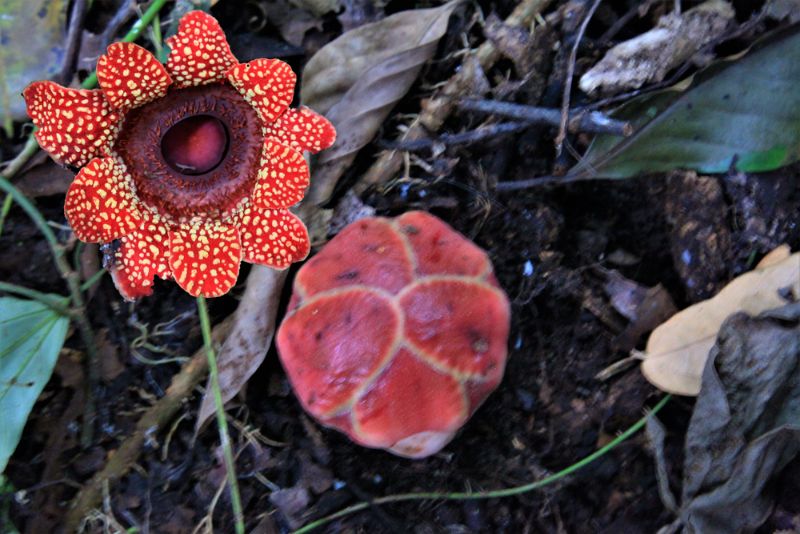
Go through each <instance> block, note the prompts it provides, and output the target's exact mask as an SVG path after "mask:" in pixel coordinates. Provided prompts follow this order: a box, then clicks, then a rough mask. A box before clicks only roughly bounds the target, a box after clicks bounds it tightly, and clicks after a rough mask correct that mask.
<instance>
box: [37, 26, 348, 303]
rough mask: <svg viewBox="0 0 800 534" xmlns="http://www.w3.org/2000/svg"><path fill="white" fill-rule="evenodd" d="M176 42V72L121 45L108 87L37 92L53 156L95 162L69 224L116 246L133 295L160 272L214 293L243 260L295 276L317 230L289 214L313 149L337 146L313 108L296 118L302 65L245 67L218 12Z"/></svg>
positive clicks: (72, 198)
mask: <svg viewBox="0 0 800 534" xmlns="http://www.w3.org/2000/svg"><path fill="white" fill-rule="evenodd" d="M167 43H168V44H169V46H170V49H171V52H170V55H169V59H168V60H167V64H166V66H165V65H162V64H161V63H159V62H158V60H156V58H155V57H154V56H153V55H152V54H150V53H149V52H148V51H147V50H145V49H144V48H142V47H140V46H137V45H135V44H132V43H115V44H112V45H111V46H109V47H108V50H107V52H106V54H105V55H104V56H101V57H100V59H99V61H98V62H97V79H98V82H99V85H100V89H97V90H77V89H68V88H65V87H61V86H60V85H57V84H55V83H53V82H49V81H41V82H34V83H32V84H31V85H30V86H28V87H27V88H26V89H25V92H24V96H25V101H26V103H27V105H28V114H29V115H30V117H31V118H32V119H33V122H34V123H35V124H36V126H37V127H38V131H37V132H36V138H37V140H38V141H39V144H40V145H41V146H42V148H44V149H45V150H46V151H48V152H49V153H50V154H51V155H52V156H53V158H54V159H55V160H56V161H58V162H60V163H63V164H68V165H74V166H78V167H83V168H82V169H81V170H80V172H79V173H78V175H77V176H76V177H75V181H74V182H73V184H72V186H71V187H70V189H69V191H68V193H67V198H66V202H65V207H64V211H65V213H66V217H67V220H68V221H69V223H70V225H71V226H72V229H73V230H74V232H75V235H76V236H77V237H78V238H79V239H80V240H82V241H86V242H90V243H112V246H111V249H112V250H113V254H114V257H113V261H112V266H111V271H112V275H113V278H114V282H115V283H116V285H117V288H118V289H119V291H120V293H122V295H123V296H124V297H126V298H128V299H134V298H137V297H140V296H144V295H149V294H151V293H152V286H153V279H154V277H155V276H159V277H161V278H163V279H167V278H174V279H175V281H176V282H177V283H178V284H179V285H180V286H181V287H182V288H183V289H185V290H186V291H187V292H188V293H190V294H191V295H194V296H197V295H204V296H207V297H215V296H219V295H223V294H225V293H226V292H227V291H228V290H229V289H230V288H231V287H232V286H233V284H234V283H235V282H236V278H237V276H238V274H239V264H240V262H241V260H245V261H248V262H251V263H260V264H263V265H268V266H270V267H274V268H277V269H282V268H286V267H287V266H289V265H290V264H291V263H292V262H295V261H298V260H302V259H303V258H305V257H306V255H307V254H308V251H309V240H308V232H307V231H306V228H305V226H304V225H303V223H302V222H301V221H300V220H299V219H298V218H297V217H296V216H295V215H293V214H292V213H291V212H289V210H288V208H289V207H290V206H293V205H294V204H296V203H297V202H299V201H300V200H301V199H302V198H303V195H304V194H305V189H306V187H307V186H308V182H309V171H308V166H307V164H306V161H305V159H304V158H303V155H302V151H304V150H308V151H311V152H317V151H319V150H322V149H324V148H327V147H328V146H330V145H331V144H333V142H334V140H335V137H336V133H335V131H334V129H333V126H331V124H330V123H329V122H328V121H327V120H326V119H325V118H323V117H321V116H320V115H317V114H316V113H314V112H313V111H311V110H310V109H308V108H305V107H301V108H297V109H289V104H290V103H291V101H292V98H293V95H294V85H295V74H294V72H292V69H291V68H290V67H289V65H287V64H286V63H284V62H282V61H279V60H277V59H256V60H254V61H251V62H249V63H241V64H240V63H239V62H238V61H237V60H236V58H235V57H234V56H233V54H232V53H231V50H230V47H229V46H228V43H227V41H226V39H225V34H224V33H223V32H222V29H221V28H220V26H219V24H218V23H217V21H216V20H215V19H214V18H213V17H211V16H210V15H208V14H206V13H203V12H201V11H193V12H191V13H188V14H187V15H185V16H184V17H183V18H182V19H181V21H180V25H179V29H178V33H177V34H176V35H175V36H174V37H172V38H170V39H169V40H168V41H167Z"/></svg>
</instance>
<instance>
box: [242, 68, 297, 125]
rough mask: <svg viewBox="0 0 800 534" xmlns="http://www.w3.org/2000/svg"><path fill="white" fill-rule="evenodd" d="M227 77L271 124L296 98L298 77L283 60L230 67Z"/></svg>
mask: <svg viewBox="0 0 800 534" xmlns="http://www.w3.org/2000/svg"><path fill="white" fill-rule="evenodd" d="M227 76H228V81H230V82H231V85H233V86H234V87H235V88H236V89H237V90H238V91H239V93H241V95H242V96H243V97H244V99H245V100H247V101H248V102H249V103H250V105H251V106H253V108H255V110H256V112H258V116H259V117H261V120H262V121H264V124H267V125H268V124H270V123H272V122H274V121H276V120H277V119H278V117H280V116H281V115H283V112H284V111H286V110H287V108H288V107H289V104H291V103H292V99H293V98H294V84H295V82H296V81H297V76H295V74H294V71H292V68H291V67H290V66H289V65H287V64H286V63H284V62H283V61H281V60H279V59H254V60H253V61H251V62H249V63H241V64H239V65H236V66H235V67H233V68H232V69H231V70H229V71H228V74H227Z"/></svg>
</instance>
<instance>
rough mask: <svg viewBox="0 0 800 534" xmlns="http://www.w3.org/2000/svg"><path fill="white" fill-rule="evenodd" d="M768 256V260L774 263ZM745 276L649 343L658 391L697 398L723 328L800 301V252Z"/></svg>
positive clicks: (650, 375)
mask: <svg viewBox="0 0 800 534" xmlns="http://www.w3.org/2000/svg"><path fill="white" fill-rule="evenodd" d="M769 256H770V255H768V256H767V257H769ZM770 262H771V263H769V265H767V266H766V267H761V268H757V269H755V270H753V271H750V272H748V273H745V274H743V275H741V276H739V277H737V278H735V279H734V280H733V281H731V282H730V283H729V284H728V285H727V286H725V287H724V288H723V289H722V290H721V291H720V292H719V293H718V294H717V295H716V296H714V297H713V298H710V299H708V300H704V301H703V302H699V303H697V304H695V305H693V306H690V307H688V308H686V309H685V310H683V311H681V312H679V313H677V314H676V315H673V316H672V317H671V318H670V319H669V320H668V321H667V322H665V323H664V324H662V325H661V326H659V327H658V328H656V329H655V330H654V331H653V333H652V334H651V335H650V339H648V341H647V349H646V350H645V354H644V357H645V360H644V361H643V362H642V373H643V374H644V376H645V378H647V380H649V381H650V383H652V384H653V385H654V386H656V387H657V388H659V389H662V390H664V391H667V392H669V393H676V394H678V395H697V394H698V393H699V392H700V377H701V375H702V373H703V367H704V366H705V363H706V360H707V359H708V352H709V350H711V347H712V346H713V345H714V341H715V339H716V337H717V332H718V331H719V329H720V326H721V325H722V322H723V321H724V320H725V319H726V318H727V317H728V316H730V315H731V314H733V313H736V312H739V311H742V312H745V313H748V314H750V315H758V314H760V313H762V312H764V311H766V310H770V309H773V308H778V307H780V306H783V305H785V304H786V302H787V300H786V293H787V291H791V292H792V294H794V295H795V297H797V296H800V252H797V253H795V254H792V255H791V256H789V257H788V258H785V259H783V260H782V261H779V262H777V263H775V262H774V261H772V260H770Z"/></svg>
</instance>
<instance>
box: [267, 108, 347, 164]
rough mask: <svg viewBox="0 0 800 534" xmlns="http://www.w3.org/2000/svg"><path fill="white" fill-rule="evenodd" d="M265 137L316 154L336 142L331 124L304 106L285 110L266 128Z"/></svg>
mask: <svg viewBox="0 0 800 534" xmlns="http://www.w3.org/2000/svg"><path fill="white" fill-rule="evenodd" d="M266 136H267V137H274V138H276V139H278V140H279V141H280V142H281V143H283V144H284V145H289V146H290V147H292V148H294V149H297V150H300V151H303V150H308V151H309V152H312V153H314V154H316V153H317V152H319V151H320V150H325V149H326V148H328V147H329V146H331V145H333V143H334V141H336V130H335V129H334V128H333V124H331V123H330V121H328V119H326V118H325V117H323V116H322V115H320V114H318V113H316V112H314V111H311V110H310V109H309V108H307V107H305V106H301V107H299V108H297V109H287V110H286V111H285V112H284V113H283V115H281V116H280V117H278V119H277V120H276V121H275V122H273V123H272V124H270V125H269V126H267V129H266Z"/></svg>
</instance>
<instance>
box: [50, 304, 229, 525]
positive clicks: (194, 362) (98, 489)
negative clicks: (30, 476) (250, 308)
mask: <svg viewBox="0 0 800 534" xmlns="http://www.w3.org/2000/svg"><path fill="white" fill-rule="evenodd" d="M231 324H232V320H231V319H230V318H228V319H225V320H224V321H223V322H221V323H219V324H218V325H217V326H216V327H214V329H213V331H212V338H213V340H214V343H219V342H220V341H221V340H223V339H225V338H226V337H227V335H228V332H229V331H230V327H231ZM207 372H208V358H207V356H206V350H205V347H204V348H201V349H200V350H198V351H197V352H196V353H195V354H194V355H193V356H192V358H191V359H190V360H189V361H188V362H186V364H184V366H183V367H182V368H181V370H180V372H178V374H176V375H175V376H173V377H172V382H171V383H170V386H169V388H167V392H166V394H165V395H164V396H163V397H161V398H160V399H158V401H156V403H155V404H153V405H152V406H151V407H150V408H148V409H147V411H146V412H145V413H144V415H142V417H141V419H139V421H138V423H136V428H135V430H134V431H133V433H132V434H131V435H130V436H128V437H127V438H126V439H125V440H124V441H123V442H122V444H121V445H120V446H119V447H118V448H117V450H116V451H115V452H114V454H113V455H112V456H110V457H109V459H108V462H107V463H106V465H105V466H104V467H103V469H102V471H99V472H97V473H95V474H94V476H93V477H92V478H91V480H89V481H88V482H87V483H86V484H85V485H84V486H83V488H82V489H81V491H80V492H79V493H78V495H76V496H75V498H74V499H73V500H72V503H71V505H70V510H69V512H68V513H67V517H66V521H65V529H64V531H65V532H74V530H75V528H76V527H77V526H78V525H79V524H80V522H81V519H82V518H83V517H84V516H86V515H87V514H88V513H89V512H90V511H91V509H92V508H94V507H95V506H97V504H98V503H99V502H100V498H101V496H102V489H103V483H104V481H106V480H107V481H109V482H111V483H113V482H116V481H117V480H119V479H121V478H122V477H123V476H125V474H127V473H128V471H129V470H130V468H131V467H132V466H133V464H134V463H135V462H136V459H137V458H138V457H139V454H140V453H141V450H142V446H143V445H144V443H145V440H147V439H151V438H152V437H153V436H155V435H156V434H158V433H159V432H160V431H161V429H162V428H163V427H164V426H165V425H166V424H167V423H169V421H171V420H172V417H173V416H174V415H175V414H176V413H177V412H178V410H180V409H181V407H182V406H183V405H184V402H185V401H186V397H188V396H189V395H191V393H192V391H193V390H194V388H195V387H196V386H197V385H198V384H199V383H200V382H201V381H202V380H203V378H204V377H205V376H206V373H207Z"/></svg>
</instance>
